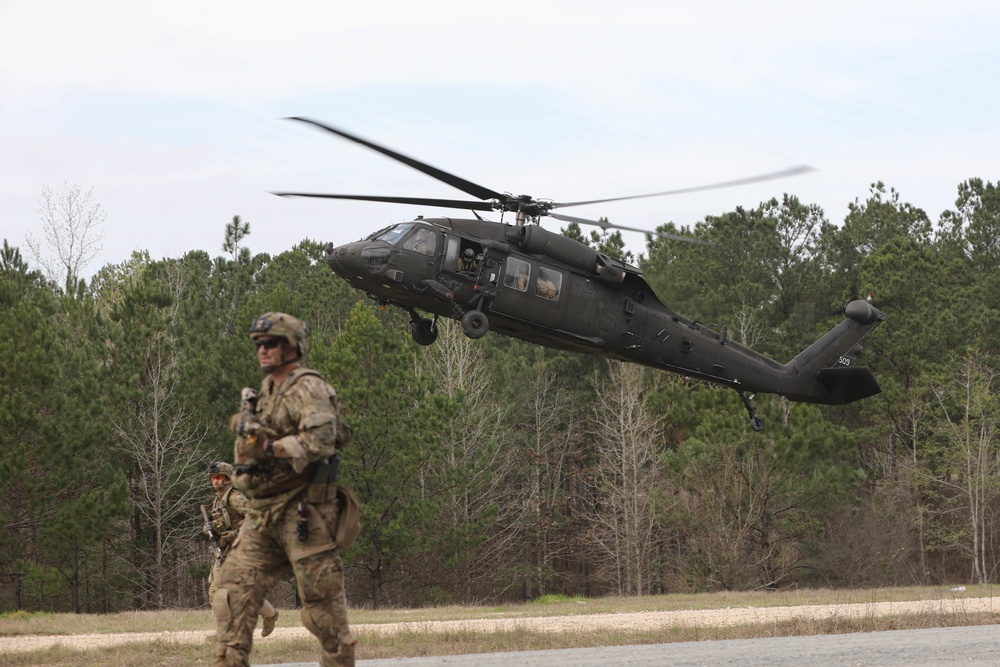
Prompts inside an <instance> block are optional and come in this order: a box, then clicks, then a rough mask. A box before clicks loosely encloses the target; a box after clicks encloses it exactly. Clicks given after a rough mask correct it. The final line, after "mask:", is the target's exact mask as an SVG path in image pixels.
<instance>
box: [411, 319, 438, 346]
mask: <svg viewBox="0 0 1000 667" xmlns="http://www.w3.org/2000/svg"><path fill="white" fill-rule="evenodd" d="M410 333H411V334H412V335H413V340H415V341H416V342H417V344H418V345H431V344H432V343H433V342H434V341H436V340H437V338H438V328H437V324H436V323H435V322H434V320H431V319H428V318H426V317H421V318H419V319H417V320H415V321H413V322H410Z"/></svg>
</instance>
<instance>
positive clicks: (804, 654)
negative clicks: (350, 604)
mask: <svg viewBox="0 0 1000 667" xmlns="http://www.w3.org/2000/svg"><path fill="white" fill-rule="evenodd" d="M357 664H358V667H439V666H445V665H446V666H447V667H512V666H518V667H598V666H600V667H606V666H608V665H616V666H620V665H624V666H627V667H668V666H670V667H672V666H677V667H683V666H693V665H706V666H707V665H712V666H715V665H740V666H741V667H757V666H760V667H806V666H813V665H815V666H820V665H822V666H823V667H828V666H840V665H843V666H845V667H846V666H851V667H859V666H866V665H873V666H877V667H896V666H899V667H903V666H906V667H912V666H918V665H955V666H957V665H962V666H963V667H964V666H970V667H971V666H977V665H1000V626H997V625H980V626H970V627H958V628H931V629H927V630H895V631H891V632H858V633H852V634H844V635H816V636H809V637H775V638H771V639H730V640H724V641H704V642H680V643H675V644H651V645H645V646H602V647H599V648H583V649H563V650H551V651H520V652H517V653H487V654H476V655H453V656H444V657H435V658H395V659H389V660H359V661H358V663H357ZM316 665H317V663H315V662H297V663H286V664H284V665H259V666H258V667H316Z"/></svg>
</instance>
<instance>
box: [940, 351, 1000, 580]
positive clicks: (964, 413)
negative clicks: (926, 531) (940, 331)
mask: <svg viewBox="0 0 1000 667" xmlns="http://www.w3.org/2000/svg"><path fill="white" fill-rule="evenodd" d="M995 378H996V371H994V370H993V369H992V368H990V366H989V365H988V364H987V363H986V361H985V360H984V359H982V358H979V357H975V356H972V355H968V356H967V357H966V358H965V364H964V365H963V367H962V368H961V369H960V370H959V371H958V373H957V374H956V376H955V377H954V378H953V381H952V383H950V384H949V385H947V386H946V387H944V388H942V389H941V390H939V391H937V392H936V395H937V398H938V404H939V405H940V406H941V408H942V410H943V411H944V416H945V421H944V423H943V424H942V435H944V437H945V438H946V440H947V442H948V445H949V453H950V457H949V463H950V464H951V465H950V466H949V469H948V471H947V472H946V474H940V475H938V476H937V478H938V479H937V481H938V483H939V484H941V485H942V486H944V487H945V488H950V489H952V490H953V491H954V492H955V493H956V496H957V499H959V500H958V503H959V504H960V505H961V506H962V509H964V510H965V511H966V512H967V517H968V525H967V529H966V530H965V531H960V532H961V533H964V534H966V535H967V537H966V538H965V539H967V540H968V542H967V543H966V544H965V545H964V546H965V549H966V550H967V552H968V553H969V555H970V556H971V559H972V576H973V579H974V580H975V582H976V583H979V584H985V583H988V582H989V575H990V564H989V563H988V559H987V548H986V547H987V545H988V544H989V542H990V538H991V537H992V535H993V530H992V522H991V521H988V520H987V517H988V509H989V507H990V505H991V504H992V503H993V501H994V500H996V498H997V497H1000V447H998V442H997V432H998V431H1000V401H998V400H997V396H996V394H994V393H993V381H994V379H995Z"/></svg>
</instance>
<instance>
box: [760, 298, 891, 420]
mask: <svg viewBox="0 0 1000 667" xmlns="http://www.w3.org/2000/svg"><path fill="white" fill-rule="evenodd" d="M844 315H845V316H846V317H845V318H844V321H843V322H841V323H840V324H838V325H837V326H836V327H834V328H833V329H831V330H830V331H828V332H827V333H826V334H825V335H824V336H823V337H821V338H820V339H819V340H817V341H816V342H815V343H813V344H812V345H810V346H809V347H807V348H806V349H805V350H803V351H802V352H801V353H800V354H799V355H798V356H797V357H795V358H794V359H792V360H791V361H790V362H789V363H788V364H787V367H788V368H789V369H790V370H791V371H792V374H791V375H788V376H785V377H786V383H785V384H786V387H784V388H783V390H782V391H781V392H780V393H781V394H782V395H784V396H786V397H787V398H789V399H790V400H793V401H801V402H804V403H823V404H827V405H843V404H845V403H851V402H853V401H857V400H860V399H862V398H867V397H868V396H873V395H875V394H877V393H879V392H880V391H881V389H880V388H879V386H878V382H877V381H876V380H875V376H874V375H873V374H872V372H871V369H869V368H867V367H864V366H854V365H853V363H854V360H853V359H852V358H851V357H850V356H848V353H849V352H850V351H851V349H853V348H854V347H855V346H856V345H857V344H858V343H859V342H861V340H862V339H863V338H864V337H865V336H867V335H868V333H869V332H871V331H872V329H874V328H875V327H877V326H878V325H879V324H881V323H882V321H883V320H884V319H885V314H884V313H883V312H882V311H880V310H879V309H878V308H876V307H875V306H873V305H871V304H870V303H868V302H867V301H861V300H856V301H852V302H850V303H849V304H847V307H846V308H845V309H844ZM808 378H813V379H814V381H812V382H810V381H809V380H808Z"/></svg>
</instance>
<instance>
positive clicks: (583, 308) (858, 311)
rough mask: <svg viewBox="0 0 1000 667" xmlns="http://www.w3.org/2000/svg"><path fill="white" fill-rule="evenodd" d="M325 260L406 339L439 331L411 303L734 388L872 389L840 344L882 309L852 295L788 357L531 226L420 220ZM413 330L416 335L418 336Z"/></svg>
mask: <svg viewBox="0 0 1000 667" xmlns="http://www.w3.org/2000/svg"><path fill="white" fill-rule="evenodd" d="M326 261H327V263H328V264H329V266H330V268H331V269H332V270H333V271H334V272H335V273H336V274H337V275H339V276H341V277H342V278H344V279H345V280H347V281H348V282H349V283H350V284H351V285H353V286H354V287H356V288H358V289H360V290H363V291H365V292H367V293H368V294H369V295H370V296H371V297H372V298H374V299H376V300H377V301H379V302H380V303H383V304H391V305H395V306H399V307H402V308H404V309H406V310H407V311H409V312H410V314H411V318H412V320H413V326H414V338H415V339H417V341H418V342H421V343H423V344H429V343H431V342H433V339H434V338H436V331H435V330H434V328H433V326H434V325H433V323H432V322H431V321H430V320H427V319H425V318H422V317H421V316H419V315H418V314H417V311H424V312H427V313H432V314H434V315H437V316H442V317H449V318H453V319H456V320H459V321H461V322H462V325H463V329H464V330H465V333H466V334H467V335H469V336H471V337H473V338H478V337H480V336H482V335H484V334H485V333H486V331H487V330H492V331H496V332H498V333H502V334H505V335H508V336H513V337H515V338H520V339H522V340H526V341H529V342H532V343H536V344H540V345H545V346H548V347H552V348H556V349H560V350H567V351H571V352H580V353H585V354H591V355H597V356H602V357H607V358H612V359H619V360H622V361H629V362H633V363H638V364H642V365H645V366H649V367H652V368H657V369H661V370H665V371H669V372H673V373H678V374H681V375H684V376H688V377H692V378H699V379H703V380H707V381H710V382H713V383H717V384H721V385H724V386H728V387H732V388H734V389H736V390H737V391H739V392H740V393H741V396H743V397H744V403H746V404H747V409H748V410H750V412H751V416H753V415H754V412H753V409H752V408H751V407H750V405H749V403H748V399H747V398H746V393H750V394H753V393H757V392H765V393H775V394H781V395H784V396H786V397H788V398H789V399H791V400H796V401H805V402H812V403H830V404H839V403H847V402H850V401H853V400H857V399H858V398H863V397H864V396H868V395H871V394H873V393H877V392H878V391H879V389H878V385H877V383H876V382H875V379H874V377H873V376H872V375H871V373H870V371H869V370H868V369H867V368H858V367H853V366H852V358H851V357H850V356H849V355H848V352H849V351H850V349H851V348H853V347H854V346H855V345H856V344H857V342H858V341H860V339H861V338H863V337H864V336H865V335H866V334H867V333H868V332H869V331H870V330H871V329H873V328H874V327H875V326H877V325H878V323H879V322H881V320H882V319H884V315H883V314H882V313H881V312H880V311H878V310H877V309H876V308H874V307H873V306H871V305H870V304H868V303H866V302H861V301H856V302H852V303H851V304H850V305H849V306H848V308H847V317H846V318H845V320H844V321H843V322H842V323H841V324H840V325H838V327H836V328H834V329H833V330H832V331H830V332H829V333H828V334H827V335H826V336H824V337H823V338H821V339H820V340H819V341H817V342H816V343H815V344H813V345H812V346H810V347H809V348H808V349H807V350H805V351H804V352H803V353H802V354H800V355H798V356H797V357H796V358H795V359H793V360H792V361H790V362H789V363H787V364H782V363H779V362H778V361H775V360H773V359H771V358H769V357H767V356H765V355H762V354H760V353H758V352H756V351H754V350H752V349H750V348H748V347H746V346H744V345H741V344H740V343H738V342H737V341H735V340H733V339H732V338H730V337H729V335H728V332H727V329H725V328H723V329H722V330H721V331H715V330H713V329H712V328H710V327H708V326H706V325H703V324H701V323H699V322H697V321H694V320H691V319H689V318H687V317H684V316H682V315H680V314H678V313H676V312H674V311H672V310H671V309H670V308H668V307H667V306H665V305H664V304H663V303H662V302H661V301H660V300H659V299H658V298H657V297H656V295H655V294H654V293H653V291H652V289H651V288H650V287H649V285H648V283H647V282H646V280H645V278H644V277H643V275H642V272H641V271H640V270H639V269H638V268H636V267H633V266H630V265H628V264H625V263H624V262H621V261H619V260H615V259H612V258H610V257H608V256H606V255H603V254H601V253H599V252H597V251H596V250H594V249H593V248H590V247H589V246H587V245H585V244H583V243H580V242H577V241H575V240H573V239H570V238H567V237H565V236H562V235H559V234H554V233H552V232H548V231H546V230H545V229H543V228H541V227H538V226H531V225H526V226H513V225H507V224H503V223H497V222H490V221H485V220H463V219H453V218H434V219H418V220H414V221H412V222H407V223H400V224H397V225H393V226H391V227H388V228H386V229H383V230H380V231H379V232H376V233H375V234H372V235H370V236H369V237H367V238H366V239H365V240H362V241H358V242H355V243H349V244H346V245H342V246H338V247H333V246H332V245H331V246H329V247H328V248H327V258H326ZM421 329H423V335H422V336H421V333H420V332H421Z"/></svg>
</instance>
